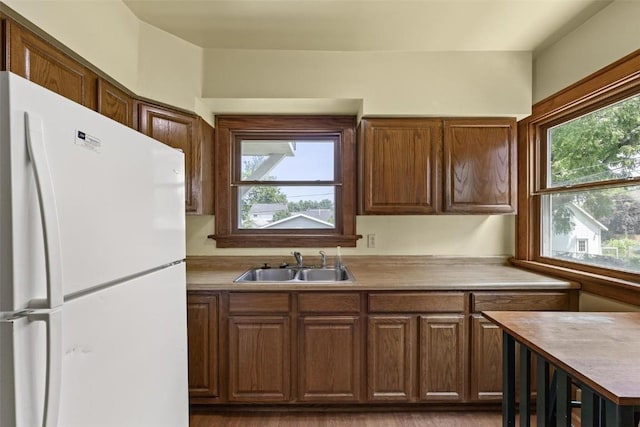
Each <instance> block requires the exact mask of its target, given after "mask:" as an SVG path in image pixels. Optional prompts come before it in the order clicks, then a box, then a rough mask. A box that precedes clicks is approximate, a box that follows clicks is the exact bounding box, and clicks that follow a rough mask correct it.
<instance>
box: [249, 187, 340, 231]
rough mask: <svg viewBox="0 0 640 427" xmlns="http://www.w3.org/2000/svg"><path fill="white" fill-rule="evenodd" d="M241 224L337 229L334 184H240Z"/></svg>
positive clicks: (265, 228)
mask: <svg viewBox="0 0 640 427" xmlns="http://www.w3.org/2000/svg"><path fill="white" fill-rule="evenodd" d="M238 196H239V197H238V200H239V206H238V216H239V218H238V228H241V229H264V230H272V229H335V222H336V221H335V217H336V211H335V187H333V186H304V187H298V186H296V187H293V186H268V185H255V186H253V185H240V186H238Z"/></svg>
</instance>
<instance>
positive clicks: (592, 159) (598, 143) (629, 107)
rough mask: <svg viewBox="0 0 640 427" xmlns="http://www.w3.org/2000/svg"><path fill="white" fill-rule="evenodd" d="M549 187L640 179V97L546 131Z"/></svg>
mask: <svg viewBox="0 0 640 427" xmlns="http://www.w3.org/2000/svg"><path fill="white" fill-rule="evenodd" d="M547 139H548V147H549V148H548V149H549V153H548V154H549V159H550V164H549V165H548V166H549V170H548V179H547V183H548V184H547V186H548V187H560V186H566V185H574V184H579V183H585V182H598V181H603V180H609V179H619V178H627V177H635V176H640V95H637V96H634V97H632V98H628V99H626V100H624V101H621V102H618V103H616V104H612V105H609V106H607V107H605V108H602V109H601V110H598V111H594V112H592V113H589V114H587V115H584V116H582V117H579V118H577V119H574V120H571V121H569V122H566V123H563V124H561V125H558V126H555V127H553V128H550V129H549V130H548V134H547Z"/></svg>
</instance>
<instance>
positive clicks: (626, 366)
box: [483, 311, 640, 427]
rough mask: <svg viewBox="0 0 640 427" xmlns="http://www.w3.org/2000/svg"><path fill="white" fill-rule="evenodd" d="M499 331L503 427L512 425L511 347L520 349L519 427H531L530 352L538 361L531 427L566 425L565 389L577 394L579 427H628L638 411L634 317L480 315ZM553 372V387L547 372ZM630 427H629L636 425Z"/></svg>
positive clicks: (639, 339) (638, 328)
mask: <svg viewBox="0 0 640 427" xmlns="http://www.w3.org/2000/svg"><path fill="white" fill-rule="evenodd" d="M483 314H484V316H485V317H487V318H488V319H489V320H491V321H492V322H493V323H495V324H496V325H498V326H500V327H501V328H502V330H503V387H504V388H503V426H514V425H515V407H516V399H515V397H516V396H515V395H516V390H515V384H516V382H515V377H516V366H515V342H516V341H517V342H518V343H520V344H521V347H520V352H521V353H520V367H519V368H520V378H521V379H523V380H521V381H520V402H521V403H520V426H529V423H530V420H529V418H530V414H529V406H530V405H529V403H530V400H529V399H530V381H529V378H530V368H531V354H532V352H533V354H535V355H536V356H538V357H537V359H536V360H537V378H536V386H537V399H536V409H537V417H536V418H537V420H538V421H537V425H538V426H546V425H549V424H548V422H549V421H548V420H549V412H550V405H549V400H550V399H549V394H550V393H555V394H556V411H557V413H556V425H557V426H568V427H570V426H571V384H572V383H573V384H576V385H578V386H579V387H580V388H581V390H582V398H581V400H582V403H581V425H582V426H600V425H606V426H620V427H631V426H634V406H640V313H588V312H534V311H486V312H483ZM550 365H551V366H553V367H554V368H555V370H556V379H557V381H556V384H555V388H553V389H552V388H551V385H550V380H549V378H550V375H549V369H550V368H549V367H550ZM634 427H635V426H634Z"/></svg>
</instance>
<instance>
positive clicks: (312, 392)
mask: <svg viewBox="0 0 640 427" xmlns="http://www.w3.org/2000/svg"><path fill="white" fill-rule="evenodd" d="M361 342H362V335H361V332H360V318H359V316H307V317H302V318H301V319H300V322H299V329H298V400H300V401H302V402H358V401H359V400H360V382H361V376H362V375H361V369H362V368H361V362H360V359H361V355H360V347H361Z"/></svg>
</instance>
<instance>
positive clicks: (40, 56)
mask: <svg viewBox="0 0 640 427" xmlns="http://www.w3.org/2000/svg"><path fill="white" fill-rule="evenodd" d="M5 25H6V26H7V30H6V35H7V37H8V40H7V41H6V43H7V45H8V46H9V49H8V50H9V54H8V58H7V64H6V67H7V69H8V70H9V71H11V72H13V73H15V74H17V75H19V76H22V77H24V78H26V79H27V80H30V81H32V82H34V83H36V84H38V85H40V86H43V87H45V88H47V89H49V90H51V91H53V92H56V93H58V94H60V95H62V96H64V97H65V98H68V99H70V100H72V101H75V102H77V103H78V104H81V105H84V106H85V107H87V108H90V109H92V110H95V109H96V95H97V80H98V76H97V75H96V74H95V73H94V72H92V71H91V70H89V69H88V68H87V67H85V66H84V65H82V64H80V63H79V62H78V61H76V60H74V59H73V58H71V57H70V56H69V55H67V54H65V53H63V52H62V51H60V50H59V49H56V48H55V47H53V46H52V45H51V44H49V43H47V42H45V41H44V40H43V39H41V38H40V37H38V36H36V35H35V34H34V33H32V32H30V31H28V30H26V29H25V28H23V27H22V26H20V25H18V24H16V23H15V22H13V21H11V20H6V23H5Z"/></svg>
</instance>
